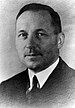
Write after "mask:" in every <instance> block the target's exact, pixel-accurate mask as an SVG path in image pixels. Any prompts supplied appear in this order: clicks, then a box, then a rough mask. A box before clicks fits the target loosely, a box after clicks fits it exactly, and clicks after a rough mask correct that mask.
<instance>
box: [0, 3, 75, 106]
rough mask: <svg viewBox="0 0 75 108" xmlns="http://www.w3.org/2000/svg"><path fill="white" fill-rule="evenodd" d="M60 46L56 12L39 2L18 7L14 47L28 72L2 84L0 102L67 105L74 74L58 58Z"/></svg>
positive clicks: (74, 88)
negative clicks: (19, 8)
mask: <svg viewBox="0 0 75 108" xmlns="http://www.w3.org/2000/svg"><path fill="white" fill-rule="evenodd" d="M63 43H64V34H63V33H62V28H61V21H60V17H59V15H58V13H57V12H55V11H54V10H53V9H52V8H51V7H49V6H46V5H43V4H38V3H32V4H27V5H25V6H24V7H23V8H21V10H20V11H19V13H18V15H17V17H16V48H17V52H18V55H19V58H20V60H21V62H23V63H24V64H25V66H27V69H26V70H25V71H23V72H21V73H19V74H18V75H15V76H14V77H12V78H10V79H8V80H7V81H4V82H3V83H2V84H1V86H0V95H1V98H0V99H1V102H3V100H4V102H7V103H18V104H19V103H20V104H23V105H24V104H27V105H41V104H42V105H50V106H52V108H53V106H55V105H56V106H61V105H63V104H67V103H69V102H70V101H71V100H72V99H73V98H74V97H73V96H75V95H74V93H75V71H74V70H72V69H71V68H70V67H68V66H67V64H66V63H65V62H64V61H63V60H62V59H61V58H60V57H59V49H60V48H61V47H62V45H63ZM34 86H35V87H34ZM33 88H35V89H33Z"/></svg>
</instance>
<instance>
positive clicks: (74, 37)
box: [0, 0, 75, 82]
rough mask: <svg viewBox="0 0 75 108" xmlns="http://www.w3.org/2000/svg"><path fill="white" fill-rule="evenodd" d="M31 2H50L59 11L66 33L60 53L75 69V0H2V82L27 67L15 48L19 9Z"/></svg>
mask: <svg viewBox="0 0 75 108" xmlns="http://www.w3.org/2000/svg"><path fill="white" fill-rule="evenodd" d="M30 2H42V3H45V4H48V5H50V6H51V7H53V8H54V9H55V10H56V11H57V12H58V13H59V15H60V17H61V20H62V27H63V31H64V33H65V43H64V45H63V48H62V49H61V50H60V55H61V56H62V58H63V59H64V60H65V61H66V63H67V64H68V65H69V66H70V67H72V68H74V69H75V0H30V1H29V0H27V1H26V0H0V82H1V81H3V80H6V79H8V78H10V77H11V76H13V75H15V74H17V73H19V72H21V71H22V70H24V69H25V68H26V67H25V66H24V65H23V64H22V63H21V62H20V61H19V58H18V55H17V51H16V48H15V18H16V15H17V13H18V11H19V9H20V8H21V7H22V6H24V5H25V3H30Z"/></svg>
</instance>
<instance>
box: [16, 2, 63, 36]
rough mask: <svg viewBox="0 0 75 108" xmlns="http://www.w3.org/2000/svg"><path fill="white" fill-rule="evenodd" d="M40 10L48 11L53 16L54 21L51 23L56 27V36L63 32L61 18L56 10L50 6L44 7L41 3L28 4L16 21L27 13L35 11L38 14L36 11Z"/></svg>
mask: <svg viewBox="0 0 75 108" xmlns="http://www.w3.org/2000/svg"><path fill="white" fill-rule="evenodd" d="M40 10H45V11H48V13H49V14H50V15H51V19H52V22H51V23H52V25H53V26H54V27H55V30H54V33H55V34H58V33H60V32H61V31H62V27H61V20H60V16H59V14H58V13H57V12H55V11H54V9H52V8H51V7H50V6H48V5H44V4H40V3H30V4H27V5H25V6H24V7H22V8H21V9H20V11H19V13H18V14H17V17H16V20H17V19H18V18H19V16H20V15H21V14H22V13H23V12H25V11H35V12H36V11H40Z"/></svg>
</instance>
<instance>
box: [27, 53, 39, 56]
mask: <svg viewBox="0 0 75 108" xmlns="http://www.w3.org/2000/svg"><path fill="white" fill-rule="evenodd" d="M38 55H40V54H34V53H33V54H26V55H25V56H38Z"/></svg>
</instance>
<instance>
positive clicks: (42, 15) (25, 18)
mask: <svg viewBox="0 0 75 108" xmlns="http://www.w3.org/2000/svg"><path fill="white" fill-rule="evenodd" d="M28 23H29V24H32V23H33V24H34V23H37V24H40V25H39V26H41V25H43V24H48V25H51V16H50V14H49V12H48V11H46V10H40V11H25V12H23V13H22V14H21V15H20V16H19V18H18V19H17V25H20V24H21V25H24V24H25V25H26V24H28Z"/></svg>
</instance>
